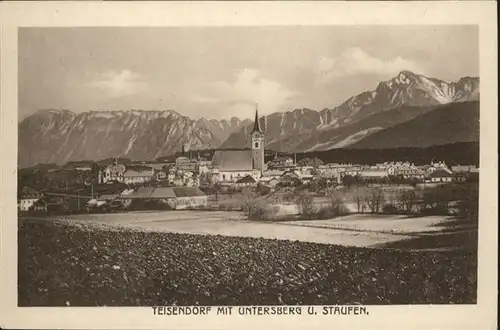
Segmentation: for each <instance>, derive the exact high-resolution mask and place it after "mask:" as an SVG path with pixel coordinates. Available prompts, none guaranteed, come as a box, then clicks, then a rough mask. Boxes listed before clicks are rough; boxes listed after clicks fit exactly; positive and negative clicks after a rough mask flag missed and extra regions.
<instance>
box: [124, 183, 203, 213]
mask: <svg viewBox="0 0 500 330" xmlns="http://www.w3.org/2000/svg"><path fill="white" fill-rule="evenodd" d="M127 198H130V199H142V200H156V201H159V202H161V203H164V204H166V205H168V206H169V207H170V208H172V209H175V210H180V209H186V208H191V207H194V208H195V207H200V206H206V205H207V203H208V198H207V195H205V194H204V193H203V192H202V191H201V190H200V189H199V188H197V187H158V188H144V187H142V188H139V189H138V190H137V192H135V193H134V194H132V195H129V196H128V197H127Z"/></svg>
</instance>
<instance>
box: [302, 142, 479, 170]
mask: <svg viewBox="0 0 500 330" xmlns="http://www.w3.org/2000/svg"><path fill="white" fill-rule="evenodd" d="M305 157H309V158H315V157H317V158H319V159H321V160H323V161H324V162H325V163H352V164H369V165H375V164H377V163H382V162H385V161H392V160H399V161H408V162H411V163H415V165H424V164H429V163H430V162H431V161H432V160H435V161H439V160H441V161H444V162H446V164H448V165H460V164H462V165H463V164H471V165H479V142H458V143H452V144H445V145H436V146H430V147H425V148H418V147H401V148H392V149H346V148H343V149H331V150H325V151H313V152H307V153H300V154H297V160H300V159H302V158H305Z"/></svg>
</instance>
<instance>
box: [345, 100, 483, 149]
mask: <svg viewBox="0 0 500 330" xmlns="http://www.w3.org/2000/svg"><path fill="white" fill-rule="evenodd" d="M478 141H479V102H477V101H475V102H462V103H450V104H447V105H443V106H439V107H437V108H436V109H434V110H432V111H430V112H427V113H425V114H423V115H420V116H418V117H416V118H414V119H412V120H409V121H407V122H404V123H401V124H399V125H395V126H393V127H389V128H386V129H383V130H381V131H378V132H376V133H373V134H371V135H370V136H368V137H366V138H364V139H362V140H360V141H359V142H357V143H355V144H353V145H351V146H350V147H349V148H353V149H387V148H401V147H420V148H422V147H428V146H432V145H444V144H452V143H457V142H478Z"/></svg>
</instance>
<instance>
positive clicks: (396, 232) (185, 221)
mask: <svg viewBox="0 0 500 330" xmlns="http://www.w3.org/2000/svg"><path fill="white" fill-rule="evenodd" d="M243 217H244V216H243V214H242V213H241V212H224V211H142V212H129V213H112V214H79V215H70V216H60V217H56V219H59V220H63V221H69V222H73V223H75V222H78V223H80V222H81V223H93V224H99V225H109V226H118V227H125V228H136V229H141V230H148V231H162V232H171V233H186V234H202V235H223V236H237V237H254V238H260V237H261V238H268V239H280V240H292V241H294V240H298V241H302V242H310V243H321V244H337V245H344V246H358V247H375V246H380V245H381V244H385V243H391V242H396V241H400V240H405V239H410V238H413V237H414V236H415V235H416V234H418V233H420V232H429V231H436V230H439V229H442V228H443V227H440V226H437V224H439V223H441V222H443V221H446V218H445V217H420V218H408V217H405V216H397V215H384V216H382V215H375V216H374V215H356V214H355V215H349V216H344V217H340V218H336V219H330V220H307V221H286V222H254V221H247V220H244V219H243Z"/></svg>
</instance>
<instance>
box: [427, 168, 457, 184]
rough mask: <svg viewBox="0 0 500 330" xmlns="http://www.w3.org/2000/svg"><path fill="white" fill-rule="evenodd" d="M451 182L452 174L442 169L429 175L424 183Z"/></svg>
mask: <svg viewBox="0 0 500 330" xmlns="http://www.w3.org/2000/svg"><path fill="white" fill-rule="evenodd" d="M452 180H453V176H452V174H450V173H449V172H448V171H446V170H444V169H438V170H435V171H433V172H432V173H430V174H429V175H428V176H427V178H426V181H427V182H431V183H448V182H451V181H452Z"/></svg>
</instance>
